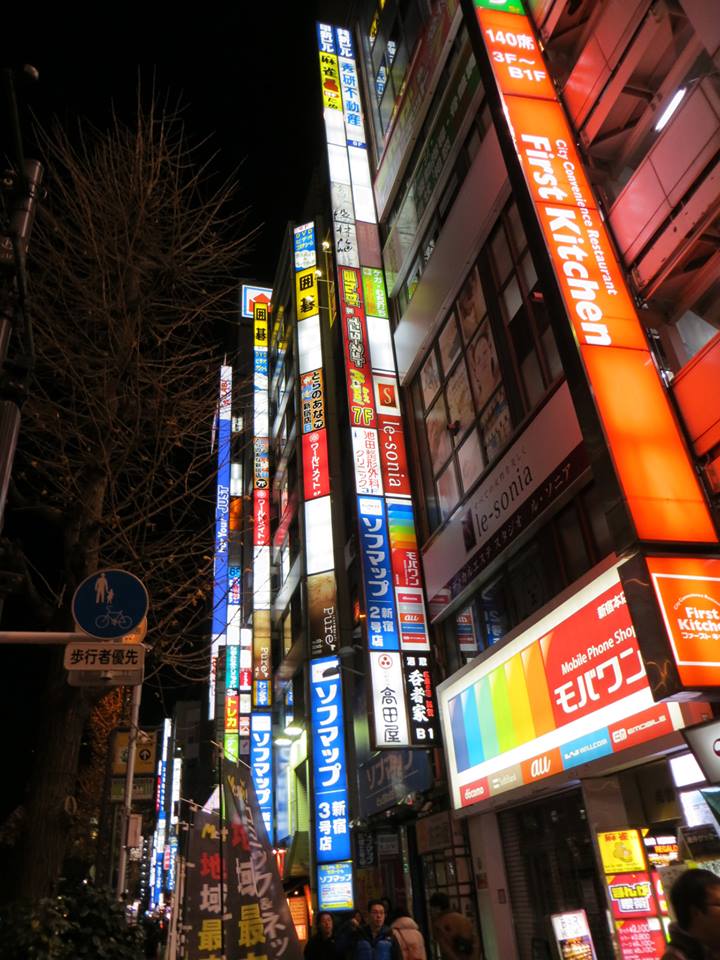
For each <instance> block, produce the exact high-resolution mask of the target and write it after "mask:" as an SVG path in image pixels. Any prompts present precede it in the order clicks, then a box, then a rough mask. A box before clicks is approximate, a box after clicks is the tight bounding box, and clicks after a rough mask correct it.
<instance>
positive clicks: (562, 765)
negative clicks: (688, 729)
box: [438, 564, 698, 809]
mask: <svg viewBox="0 0 720 960" xmlns="http://www.w3.org/2000/svg"><path fill="white" fill-rule="evenodd" d="M509 636H510V638H511V639H510V640H509V641H508V642H506V643H504V644H503V645H502V647H501V648H500V649H496V648H495V647H493V648H491V649H490V650H488V651H487V652H486V653H485V654H481V655H480V658H479V660H480V662H478V660H474V661H472V663H470V664H468V666H466V667H465V668H464V669H462V670H461V671H460V672H459V673H457V674H455V676H454V677H452V678H450V679H449V680H446V681H445V682H444V683H442V684H441V685H440V686H439V687H438V701H439V709H440V717H441V722H442V727H443V734H444V740H445V749H446V759H447V764H448V772H449V775H450V782H451V793H452V798H453V805H454V806H455V808H457V809H459V808H462V807H467V806H470V805H473V804H475V803H479V802H481V801H483V800H487V799H489V798H491V797H494V796H496V795H498V794H501V793H504V792H505V791H507V790H512V789H515V788H517V787H521V786H524V785H526V784H529V783H533V782H536V781H538V780H542V779H545V778H547V777H552V776H555V775H557V774H561V773H565V772H567V771H569V770H572V769H573V768H575V767H577V766H579V765H581V764H585V763H588V762H590V761H592V760H595V759H598V758H600V757H606V756H610V755H612V754H615V753H618V752H620V751H622V750H625V749H627V748H629V747H634V746H636V745H637V744H640V743H645V742H646V741H648V740H652V739H654V738H655V737H659V736H662V735H663V734H667V733H672V732H673V731H674V730H679V729H681V728H682V727H683V726H685V723H686V722H688V721H687V720H686V718H685V715H684V714H683V709H681V706H680V704H676V703H661V704H657V703H655V701H654V700H653V695H652V691H651V689H650V685H649V683H648V679H647V676H646V673H645V666H644V663H643V660H642V657H641V655H640V650H639V647H638V642H637V638H636V636H635V628H634V626H633V623H632V621H631V619H630V614H629V612H628V607H627V603H626V598H625V593H624V591H623V588H622V585H621V583H620V577H619V574H618V565H617V564H615V565H613V566H612V567H610V569H608V570H606V571H605V572H603V573H601V574H600V575H599V576H596V577H594V578H593V579H590V580H589V582H586V583H585V585H584V586H582V587H580V588H579V589H577V590H576V591H575V592H574V593H573V594H572V595H571V596H570V597H569V598H568V599H566V600H565V601H564V602H561V603H559V604H558V605H557V606H556V607H555V608H554V609H553V610H552V611H551V612H550V613H548V614H546V615H545V616H543V617H541V618H540V619H539V620H538V621H537V622H536V623H534V624H533V625H532V626H531V627H529V628H527V629H524V630H521V631H520V632H517V631H515V632H514V633H512V634H510V635H509ZM691 713H692V715H693V716H692V722H695V721H696V720H697V719H698V717H697V711H694V710H693V711H691ZM687 716H688V718H689V717H690V713H688V714H687Z"/></svg>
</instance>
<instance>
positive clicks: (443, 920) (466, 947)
mask: <svg viewBox="0 0 720 960" xmlns="http://www.w3.org/2000/svg"><path fill="white" fill-rule="evenodd" d="M430 923H431V927H432V934H433V937H434V938H435V942H436V943H437V945H438V947H439V949H440V956H441V957H442V960H477V957H478V955H479V943H478V936H477V931H476V930H475V928H474V926H473V923H472V921H471V920H470V918H469V917H466V916H465V915H464V914H462V913H458V911H457V910H451V909H450V900H449V899H448V897H447V895H446V894H444V893H434V894H433V895H432V896H431V897H430Z"/></svg>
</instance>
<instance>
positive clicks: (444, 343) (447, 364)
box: [438, 314, 462, 374]
mask: <svg viewBox="0 0 720 960" xmlns="http://www.w3.org/2000/svg"><path fill="white" fill-rule="evenodd" d="M438 346H439V347H440V362H441V364H442V369H443V373H445V374H447V372H448V371H449V370H450V369H451V367H452V365H453V364H454V363H455V361H456V360H457V358H458V357H459V356H460V350H461V347H462V345H461V343H460V336H459V334H458V328H457V323H456V322H455V315H454V314H450V317H449V319H448V321H447V323H446V324H445V326H444V327H443V329H442V332H441V334H440V337H439V339H438Z"/></svg>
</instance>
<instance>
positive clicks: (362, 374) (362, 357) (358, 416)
mask: <svg viewBox="0 0 720 960" xmlns="http://www.w3.org/2000/svg"><path fill="white" fill-rule="evenodd" d="M340 306H341V313H342V323H343V346H344V349H345V368H346V372H347V389H348V404H349V408H350V424H351V425H352V426H357V427H374V426H375V425H376V419H375V402H374V397H373V378H372V373H371V371H370V351H369V349H368V336H367V326H366V324H365V311H364V309H363V302H362V284H361V280H360V271H359V270H356V269H355V268H353V267H342V268H341V269H340Z"/></svg>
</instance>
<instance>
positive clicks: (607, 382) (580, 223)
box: [475, 0, 718, 543]
mask: <svg viewBox="0 0 720 960" xmlns="http://www.w3.org/2000/svg"><path fill="white" fill-rule="evenodd" d="M487 3H488V0H475V5H476V14H477V19H478V23H479V24H480V30H481V33H482V36H483V40H484V43H485V47H486V50H487V52H488V56H489V58H490V63H491V65H492V69H493V73H494V76H495V80H496V82H497V85H498V88H499V91H500V94H501V96H502V99H503V104H504V109H505V114H506V117H507V120H508V124H509V126H510V128H511V131H512V134H513V139H514V142H515V149H516V151H517V154H518V158H519V161H520V164H521V167H522V170H523V173H524V176H525V181H526V183H527V186H528V190H529V192H530V196H531V198H532V200H533V204H534V207H535V212H536V214H537V217H538V220H539V222H540V226H541V229H542V232H543V236H544V238H545V243H546V245H547V249H548V252H549V254H550V259H551V262H552V265H553V270H554V273H555V276H556V278H557V281H558V285H559V288H560V292H561V295H562V298H563V301H564V304H565V308H566V311H567V315H568V318H569V319H570V322H571V324H572V327H573V331H574V334H575V339H576V342H577V344H578V348H579V350H580V354H581V356H582V359H583V363H584V366H585V372H586V374H587V378H588V381H589V384H590V387H591V390H592V393H593V397H594V400H595V406H596V409H597V411H598V414H599V416H600V421H601V423H602V426H603V430H604V433H605V437H606V440H607V444H608V448H609V450H610V453H611V456H612V459H613V463H614V466H615V471H616V474H617V477H618V479H619V481H620V485H621V487H622V491H623V494H624V498H625V501H626V503H627V506H628V509H629V512H630V516H631V517H632V520H633V523H634V525H635V530H636V532H637V535H638V537H639V538H640V539H642V540H650V541H678V542H688V541H695V542H702V543H716V542H717V539H718V538H717V533H716V530H715V527H714V524H713V521H712V519H711V515H710V512H709V509H708V505H707V502H706V500H705V496H704V494H703V491H702V488H701V487H700V484H699V482H698V479H697V476H696V474H695V471H694V468H693V465H692V463H691V461H690V458H689V455H688V451H687V448H686V446H685V442H684V439H683V436H682V433H681V432H680V429H679V427H678V424H677V421H676V420H675V416H674V413H673V411H672V408H671V406H670V403H669V398H668V396H667V393H666V391H665V389H664V387H663V384H662V381H661V379H660V375H659V373H658V371H657V369H656V367H655V364H654V361H653V357H652V355H651V353H650V351H649V349H648V345H647V341H646V339H645V333H644V331H643V328H642V325H641V323H640V321H639V319H638V316H637V312H636V309H635V304H634V302H633V299H632V296H631V295H630V292H629V291H628V288H627V286H626V283H625V278H624V276H623V273H622V270H621V268H620V266H619V264H618V262H617V259H616V257H615V255H614V252H613V247H612V244H611V242H610V238H609V236H608V234H607V231H606V229H605V225H604V223H603V220H602V218H601V215H600V212H599V210H598V206H597V201H596V199H595V197H594V195H593V193H592V190H591V188H590V185H589V183H588V181H587V178H586V176H585V173H584V170H583V164H582V161H581V159H580V156H579V154H578V152H577V149H576V147H575V143H574V134H573V132H572V130H571V129H570V126H569V124H568V122H567V120H566V118H565V114H564V112H563V109H562V106H561V104H560V103H559V101H558V100H557V98H556V96H555V91H554V88H553V85H552V82H551V80H550V77H549V75H548V73H547V68H546V66H545V62H544V58H543V55H542V52H541V51H540V49H539V47H538V44H537V41H536V39H535V36H534V32H533V29H532V26H531V23H530V21H529V19H528V18H527V16H525V14H523V13H519V12H510V13H507V12H501V11H498V10H496V9H493V10H489V9H483V5H484V4H487ZM505 8H506V9H515V10H518V11H519V9H520V5H519V3H518V2H517V0H508V2H507V3H505Z"/></svg>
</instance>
